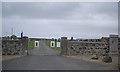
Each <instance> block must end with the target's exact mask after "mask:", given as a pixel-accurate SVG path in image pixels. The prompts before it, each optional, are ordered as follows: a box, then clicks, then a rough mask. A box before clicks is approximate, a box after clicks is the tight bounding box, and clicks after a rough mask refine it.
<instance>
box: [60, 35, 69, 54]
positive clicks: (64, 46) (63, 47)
mask: <svg viewBox="0 0 120 72" xmlns="http://www.w3.org/2000/svg"><path fill="white" fill-rule="evenodd" d="M67 43H68V41H67V37H61V44H60V45H61V53H60V54H61V55H67Z"/></svg>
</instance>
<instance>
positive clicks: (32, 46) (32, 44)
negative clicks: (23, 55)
mask: <svg viewBox="0 0 120 72" xmlns="http://www.w3.org/2000/svg"><path fill="white" fill-rule="evenodd" d="M33 48H34V40H30V41H29V43H28V49H29V50H30V49H33Z"/></svg>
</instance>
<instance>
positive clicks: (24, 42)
mask: <svg viewBox="0 0 120 72" xmlns="http://www.w3.org/2000/svg"><path fill="white" fill-rule="evenodd" d="M26 54H28V37H27V36H24V37H22V55H26Z"/></svg>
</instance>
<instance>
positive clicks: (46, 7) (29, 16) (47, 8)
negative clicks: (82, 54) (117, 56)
mask: <svg viewBox="0 0 120 72" xmlns="http://www.w3.org/2000/svg"><path fill="white" fill-rule="evenodd" d="M117 8H118V6H117V2H116V3H115V2H114V3H112V2H111V3H110V2H104V3H103V2H101V3H92V2H89V3H76V2H71V3H68V2H67V3H65V2H60V3H56V2H55V3H52V2H48V3H34V2H32V3H24V2H22V3H17V2H16V3H12V2H11V3H9V2H8V3H3V7H2V9H3V11H2V12H3V35H6V34H5V32H8V35H10V34H11V31H10V29H11V28H12V27H13V28H14V32H15V33H16V34H17V35H18V36H19V35H20V32H21V31H22V30H23V31H24V33H25V34H26V35H29V36H30V37H61V36H68V37H71V36H73V37H85V38H93V37H95V38H97V37H101V36H108V35H109V34H110V33H118V23H117V21H118V20H117V18H118V11H117V10H118V9H117Z"/></svg>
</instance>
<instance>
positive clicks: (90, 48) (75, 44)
mask: <svg viewBox="0 0 120 72" xmlns="http://www.w3.org/2000/svg"><path fill="white" fill-rule="evenodd" d="M114 36H116V35H112V37H111V35H110V37H102V38H101V39H80V40H67V37H61V55H83V54H89V55H90V54H91V55H102V56H104V55H106V54H109V53H110V52H111V51H113V50H114V52H115V51H116V52H118V44H119V42H118V36H117V37H114ZM113 41H114V42H113Z"/></svg>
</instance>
